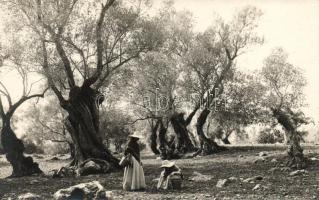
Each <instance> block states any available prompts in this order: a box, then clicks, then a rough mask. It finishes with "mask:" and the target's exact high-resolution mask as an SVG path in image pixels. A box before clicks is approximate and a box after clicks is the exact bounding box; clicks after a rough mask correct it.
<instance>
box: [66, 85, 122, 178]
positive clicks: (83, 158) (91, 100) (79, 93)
mask: <svg viewBox="0 0 319 200" xmlns="http://www.w3.org/2000/svg"><path fill="white" fill-rule="evenodd" d="M99 97H100V93H99V92H98V91H97V90H94V89H92V88H90V87H84V86H83V87H81V88H80V87H74V88H73V89H72V90H71V91H70V97H69V103H68V106H67V107H65V109H66V110H67V112H68V114H69V116H68V117H67V120H66V125H67V130H68V131H69V133H70V135H71V138H72V141H73V143H74V160H73V161H72V163H71V166H75V167H76V168H79V167H81V166H83V164H84V163H85V162H87V161H88V160H101V161H103V162H104V166H102V168H103V170H102V171H101V172H110V171H113V170H115V169H119V168H121V167H120V166H119V164H118V163H119V161H118V159H117V158H115V157H114V156H113V155H112V154H111V152H110V151H109V150H108V149H107V148H106V147H105V146H104V144H103V138H102V135H101V134H100V130H99V114H98V104H99V103H101V102H102V101H103V99H101V98H99Z"/></svg>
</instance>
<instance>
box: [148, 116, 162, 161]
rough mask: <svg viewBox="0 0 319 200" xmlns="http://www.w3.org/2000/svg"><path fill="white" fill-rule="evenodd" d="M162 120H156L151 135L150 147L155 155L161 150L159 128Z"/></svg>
mask: <svg viewBox="0 0 319 200" xmlns="http://www.w3.org/2000/svg"><path fill="white" fill-rule="evenodd" d="M159 125H160V122H159V120H157V121H156V124H155V126H154V127H151V129H152V130H151V136H150V147H151V150H152V151H153V153H154V154H155V155H159V154H160V151H159V150H158V149H157V130H158V128H159Z"/></svg>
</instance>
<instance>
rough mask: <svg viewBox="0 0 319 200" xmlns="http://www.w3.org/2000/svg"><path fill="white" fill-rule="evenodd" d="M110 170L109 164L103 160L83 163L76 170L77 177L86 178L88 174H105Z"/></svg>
mask: <svg viewBox="0 0 319 200" xmlns="http://www.w3.org/2000/svg"><path fill="white" fill-rule="evenodd" d="M109 170H110V164H109V163H108V162H106V161H104V160H99V159H92V160H87V161H85V162H83V163H82V164H81V165H80V167H79V168H78V169H77V170H76V174H77V176H86V175H90V174H102V173H107V172H108V171H109Z"/></svg>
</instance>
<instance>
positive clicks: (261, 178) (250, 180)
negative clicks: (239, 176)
mask: <svg viewBox="0 0 319 200" xmlns="http://www.w3.org/2000/svg"><path fill="white" fill-rule="evenodd" d="M261 180H263V177H262V176H254V177H251V178H246V179H244V180H243V182H244V183H250V182H254V181H261Z"/></svg>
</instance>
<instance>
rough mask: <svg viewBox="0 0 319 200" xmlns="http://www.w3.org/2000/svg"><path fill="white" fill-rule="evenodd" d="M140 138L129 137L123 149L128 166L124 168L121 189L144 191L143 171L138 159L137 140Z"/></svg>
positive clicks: (136, 136) (138, 148)
mask: <svg viewBox="0 0 319 200" xmlns="http://www.w3.org/2000/svg"><path fill="white" fill-rule="evenodd" d="M139 139H140V136H138V135H136V134H135V133H134V134H133V135H130V136H129V141H128V143H127V146H126V148H125V152H124V155H125V156H126V158H128V160H129V164H128V165H126V166H125V169H124V177H123V189H124V190H131V191H136V190H144V189H145V188H146V185H145V177H144V170H143V167H142V163H141V158H140V147H139V145H138V143H137V142H138V140H139Z"/></svg>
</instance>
